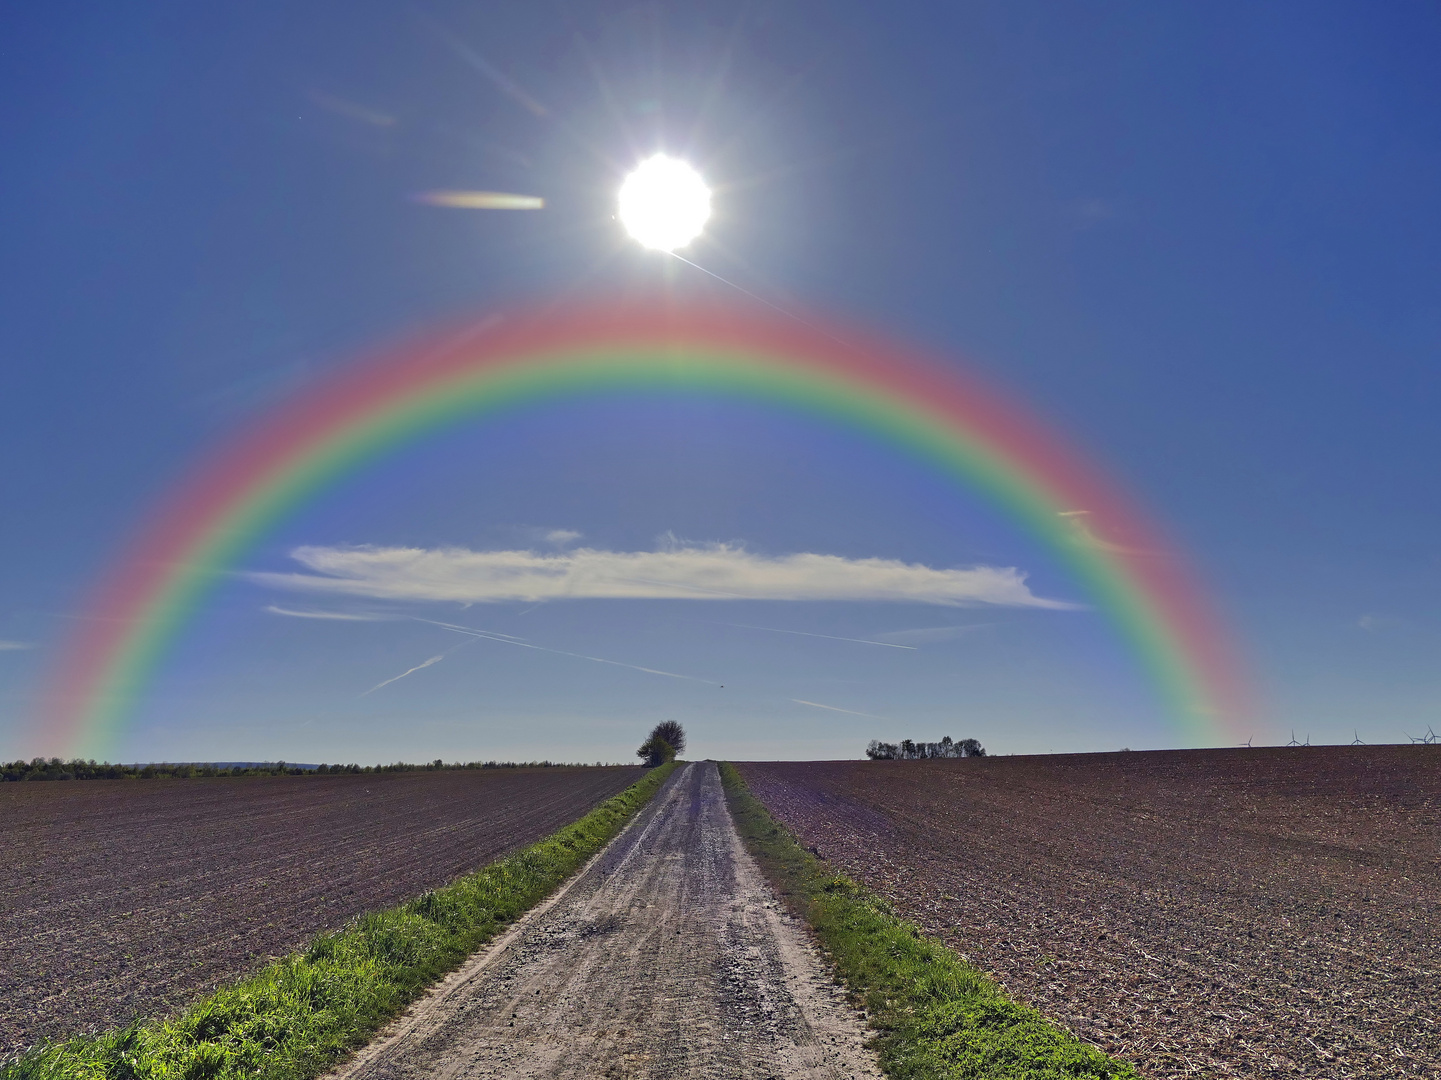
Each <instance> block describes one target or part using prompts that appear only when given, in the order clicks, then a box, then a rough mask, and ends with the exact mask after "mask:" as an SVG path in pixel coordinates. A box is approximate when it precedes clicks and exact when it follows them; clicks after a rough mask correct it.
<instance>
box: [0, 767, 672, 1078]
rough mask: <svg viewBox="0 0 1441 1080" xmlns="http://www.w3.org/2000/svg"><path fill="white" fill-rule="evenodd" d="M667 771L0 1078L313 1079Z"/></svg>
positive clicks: (554, 878) (517, 911) (508, 917)
mask: <svg viewBox="0 0 1441 1080" xmlns="http://www.w3.org/2000/svg"><path fill="white" fill-rule="evenodd" d="M674 768H675V766H674V765H673V764H671V765H664V766H662V767H660V768H658V769H655V770H653V771H651V772H650V773H647V774H646V775H645V776H644V777H643V778H642V779H640V780H639V781H638V782H636V783H634V784H632V785H631V786H630V787H628V788H626V790H625V791H622V792H621V793H620V794H619V795H617V796H615V797H614V798H611V799H608V800H606V801H605V802H603V803H601V804H600V805H599V806H598V807H596V808H595V809H594V810H592V811H591V812H590V813H589V814H587V815H586V816H585V817H583V818H581V819H580V820H579V821H576V822H574V823H572V824H570V825H567V826H566V827H565V828H563V829H561V830H560V831H558V832H556V833H553V834H551V835H550V836H548V837H546V838H545V839H544V840H540V841H538V842H537V843H534V844H532V845H530V846H529V847H527V848H522V849H521V850H520V851H517V852H516V853H515V854H513V855H510V856H507V857H506V858H504V859H500V860H499V861H497V862H493V863H491V864H490V865H489V866H486V867H484V868H482V869H480V870H478V871H476V872H475V873H473V874H467V875H466V876H465V877H462V878H458V879H457V880H455V881H453V882H451V883H450V884H449V885H447V886H445V887H444V888H440V889H434V890H431V891H430V892H427V893H424V894H422V895H421V896H419V897H417V898H416V899H414V900H411V901H409V902H408V903H405V904H401V905H400V906H399V907H395V908H391V909H390V910H388V911H381V912H376V913H374V914H370V915H364V916H362V917H361V918H359V919H357V920H356V921H355V922H354V923H352V924H351V926H350V927H348V928H347V929H345V930H341V931H339V932H338V933H334V934H322V935H321V936H320V937H318V938H316V939H315V941H314V942H312V943H311V945H310V948H308V949H307V950H305V951H304V952H301V953H296V954H294V955H292V956H287V957H285V958H283V959H281V960H277V961H275V962H274V963H272V964H270V965H269V966H267V967H266V968H264V969H263V970H262V971H260V972H259V973H257V974H256V975H253V976H251V977H250V978H248V979H245V980H244V981H242V982H239V983H236V984H235V985H233V986H229V987H225V988H224V989H222V990H219V991H217V992H216V993H214V994H212V995H211V996H210V997H208V998H205V999H204V1000H203V1001H200V1002H197V1003H196V1004H195V1005H192V1006H191V1007H190V1008H189V1009H187V1010H186V1011H185V1012H184V1013H182V1014H181V1015H180V1016H178V1017H175V1018H173V1019H171V1020H163V1021H154V1022H151V1023H147V1024H135V1025H132V1026H130V1027H128V1028H125V1029H123V1030H120V1031H112V1032H107V1033H104V1034H101V1035H87V1036H79V1037H77V1038H73V1039H69V1040H67V1041H65V1042H58V1043H51V1044H49V1045H46V1046H42V1047H39V1048H37V1049H35V1050H32V1051H30V1052H29V1053H27V1054H25V1055H23V1056H21V1057H20V1058H18V1059H16V1060H14V1061H11V1062H9V1063H7V1064H4V1065H0V1080H229V1078H232V1077H247V1078H257V1080H310V1078H311V1077H314V1076H317V1075H318V1074H320V1073H321V1072H323V1071H325V1069H327V1068H328V1067H329V1066H330V1065H332V1064H334V1063H335V1061H336V1060H337V1059H338V1058H340V1057H341V1056H343V1055H344V1054H345V1053H347V1052H348V1051H350V1050H352V1049H354V1048H356V1047H358V1046H361V1045H363V1044H364V1043H365V1042H366V1040H367V1039H368V1038H369V1037H370V1036H371V1035H372V1034H373V1033H374V1032H375V1031H376V1029H377V1028H379V1027H380V1026H381V1025H382V1024H384V1023H385V1022H386V1021H387V1020H389V1019H390V1018H391V1017H393V1016H395V1015H396V1014H397V1013H398V1012H399V1011H400V1010H401V1009H403V1008H404V1007H405V1006H406V1005H408V1004H409V1003H410V1002H411V1001H413V1000H415V998H416V997H418V996H419V995H420V993H421V992H422V991H423V990H424V989H425V988H426V987H427V986H429V985H430V984H431V983H432V982H434V981H435V980H436V979H437V978H438V977H440V976H441V975H443V974H445V973H446V972H447V971H451V970H453V969H454V968H456V967H458V966H460V964H461V963H462V962H463V961H464V960H465V958H466V957H467V956H469V955H470V954H471V953H473V952H474V951H475V950H476V949H478V948H479V947H480V946H481V945H483V944H485V942H486V941H488V940H489V939H490V938H492V937H493V936H494V935H495V933H496V932H497V931H498V930H500V929H501V928H502V927H503V926H505V925H506V924H507V923H510V922H513V921H514V920H515V919H516V918H518V917H519V916H520V915H522V914H524V913H525V912H526V911H528V910H529V909H530V908H532V907H534V906H535V905H536V904H537V903H539V902H540V901H541V900H543V899H544V898H545V897H546V896H548V895H549V894H550V893H551V892H553V891H554V890H555V889H556V887H557V886H559V885H560V884H561V883H562V882H564V881H565V880H566V879H567V878H568V877H570V876H571V874H573V873H575V872H576V870H578V869H579V868H580V867H581V866H582V865H583V864H584V863H585V862H586V860H587V859H589V858H590V857H591V856H592V855H594V854H595V853H596V852H597V851H599V850H600V849H601V848H603V847H604V846H605V845H606V844H607V843H609V842H610V840H611V839H612V838H613V837H614V836H615V835H616V834H617V833H618V832H620V830H621V828H622V826H624V825H625V823H626V822H627V821H629V820H630V818H631V816H632V815H633V814H635V812H636V811H637V810H639V809H640V808H641V807H642V806H644V805H645V804H646V803H647V802H648V801H650V798H651V796H652V795H654V794H655V792H656V790H657V789H658V788H659V787H660V785H661V783H662V782H663V781H664V780H665V778H666V777H667V776H669V775H670V773H671V772H672V771H673V770H674Z"/></svg>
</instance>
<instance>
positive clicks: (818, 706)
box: [787, 697, 891, 723]
mask: <svg viewBox="0 0 1441 1080" xmlns="http://www.w3.org/2000/svg"><path fill="white" fill-rule="evenodd" d="M787 700H789V701H794V702H795V703H796V704H797V705H809V706H810V707H811V708H812V709H826V710H828V711H830V712H843V713H845V714H846V715H847V716H866V717H869V718H870V719H872V720H884V721H886V723H890V722H891V721H890V718H889V717H886V716H877V715H876V714H875V713H868V712H856V710H855V709H841V708H837V707H836V706H834V705H822V704H821V703H820V702H819V701H802V700H801V699H800V698H798V697H793V698H788V699H787Z"/></svg>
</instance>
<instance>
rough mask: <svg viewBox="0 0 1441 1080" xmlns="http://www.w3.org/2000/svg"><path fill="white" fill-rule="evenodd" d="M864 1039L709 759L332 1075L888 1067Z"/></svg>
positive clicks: (750, 1078) (725, 1073) (864, 1070)
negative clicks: (762, 866) (744, 840)
mask: <svg viewBox="0 0 1441 1080" xmlns="http://www.w3.org/2000/svg"><path fill="white" fill-rule="evenodd" d="M865 1038H866V1031H865V1028H864V1026H863V1024H862V1022H861V1020H860V1019H859V1017H858V1016H857V1015H856V1013H855V1012H854V1011H853V1010H852V1009H850V1008H849V1006H847V1005H846V1003H845V1001H844V997H843V995H842V993H841V991H840V990H839V989H838V988H837V987H836V986H835V985H834V984H833V982H832V980H831V979H830V978H829V977H828V976H827V973H826V971H825V969H824V968H823V966H822V964H821V962H820V959H819V957H818V955H817V954H816V952H815V951H814V949H813V948H812V946H811V945H810V944H809V941H808V939H807V937H806V933H805V931H804V929H803V928H802V925H800V924H798V923H797V921H796V920H794V919H793V918H792V917H790V916H789V915H787V914H785V913H784V911H783V909H782V907H781V905H780V904H779V903H778V902H777V901H776V899H775V897H774V896H773V894H772V893H771V891H770V889H769V887H768V886H767V885H766V883H765V881H764V880H763V878H762V877H761V874H760V871H759V869H758V868H757V867H756V865H755V862H754V861H753V860H752V859H751V857H750V856H749V855H748V854H747V853H746V852H745V850H744V848H743V847H742V846H741V842H740V839H739V837H738V836H737V834H736V830H735V826H734V825H733V824H732V822H731V818H730V813H729V811H728V810H727V808H726V804H725V797H724V794H723V792H722V790H721V786H720V777H719V774H718V772H717V770H716V767H715V766H714V765H713V764H709V763H700V764H692V765H687V766H684V767H683V768H682V769H681V770H678V771H677V772H676V773H675V775H673V776H672V777H671V778H670V779H669V780H668V781H667V782H666V784H665V786H664V787H663V788H662V789H661V790H660V791H659V792H658V793H657V794H656V797H655V799H654V800H653V801H652V802H651V804H650V805H649V806H647V807H646V808H645V809H644V810H642V811H641V813H640V814H639V815H638V816H637V818H636V820H635V821H634V822H632V824H631V825H630V826H629V827H628V828H627V829H626V831H625V832H623V833H622V834H621V835H620V836H619V837H617V838H616V840H615V841H614V842H612V843H611V844H610V845H609V846H608V847H607V848H606V849H605V850H604V851H603V852H601V853H600V854H599V855H598V856H596V858H595V859H594V860H592V861H591V863H590V864H589V865H588V866H587V867H586V868H585V869H584V870H582V871H581V873H580V874H578V875H577V876H576V877H575V878H573V879H572V880H571V882H570V883H569V884H568V885H567V886H566V887H565V888H564V889H563V890H562V891H561V893H559V894H558V895H557V896H555V897H553V898H552V899H551V900H550V901H548V902H547V903H546V904H545V905H542V906H541V907H540V908H537V909H536V910H534V911H532V912H531V913H530V914H529V915H527V916H526V917H525V918H524V919H523V920H521V921H520V922H519V923H517V924H516V926H515V927H513V928H512V929H511V931H510V932H508V933H507V934H506V935H504V936H503V937H502V938H501V939H499V940H497V941H496V942H494V943H492V944H491V945H490V946H489V947H487V948H486V949H485V950H483V951H482V952H480V953H478V954H477V955H476V956H475V957H473V958H472V960H471V961H470V962H469V963H468V964H467V965H466V967H464V968H463V969H462V970H461V971H459V972H457V973H456V974H455V975H453V976H452V977H451V978H450V979H448V980H446V981H445V982H444V983H443V984H442V985H441V986H440V987H438V988H437V989H436V990H435V991H433V992H432V993H431V994H430V995H429V996H428V997H426V998H425V999H424V1000H422V1001H421V1002H420V1003H418V1004H417V1005H416V1006H415V1007H414V1008H413V1009H412V1010H411V1011H410V1012H409V1013H408V1014H407V1016H405V1017H404V1018H402V1019H401V1020H400V1021H399V1022H397V1024H395V1025H393V1027H392V1029H391V1030H390V1031H389V1032H388V1033H387V1034H385V1035H384V1036H383V1037H382V1038H381V1039H380V1040H378V1041H377V1042H375V1043H373V1044H371V1046H370V1047H368V1048H367V1049H366V1050H364V1051H362V1052H361V1053H360V1054H359V1055H357V1057H356V1058H355V1059H353V1060H352V1061H351V1062H349V1063H348V1064H347V1065H346V1066H345V1067H344V1068H343V1069H341V1070H339V1071H338V1072H337V1073H335V1074H332V1077H331V1080H410V1078H419V1077H427V1078H429V1077H435V1078H446V1080H448V1078H452V1077H465V1078H467V1080H490V1078H498V1077H507V1078H520V1080H536V1078H541V1077H556V1078H559V1077H567V1078H569V1077H582V1076H584V1077H617V1078H618V1077H627V1078H631V1077H634V1078H658V1077H687V1078H692V1077H696V1078H717V1080H718V1078H742V1077H743V1078H746V1080H766V1078H775V1080H781V1078H784V1080H800V1078H806V1080H821V1078H825V1080H839V1078H841V1077H857V1078H861V1077H864V1078H879V1076H880V1073H879V1072H878V1071H877V1069H876V1067H875V1059H874V1056H873V1055H872V1054H871V1053H870V1052H869V1051H867V1050H866V1049H864V1047H863V1043H864V1040H865Z"/></svg>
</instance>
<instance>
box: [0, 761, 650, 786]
mask: <svg viewBox="0 0 1441 1080" xmlns="http://www.w3.org/2000/svg"><path fill="white" fill-rule="evenodd" d="M673 756H674V755H672V757H673ZM596 764H597V765H599V764H600V762H598V761H597V762H596ZM578 767H581V766H576V765H566V764H565V763H564V762H559V761H469V762H459V761H455V762H450V763H449V764H447V763H446V762H444V761H442V760H441V759H440V758H436V759H435V760H434V761H432V762H430V763H428V764H426V765H412V764H410V763H409V762H406V761H397V762H395V763H394V764H391V765H355V764H351V765H291V764H289V763H287V762H284V761H263V762H251V763H246V764H232V765H226V764H219V765H217V764H214V763H209V764H200V763H197V762H181V763H178V764H171V763H169V762H165V763H161V764H149V765H112V764H110V762H108V761H104V762H96V761H95V760H94V759H93V758H92V759H88V760H82V759H80V758H72V759H71V760H69V761H62V760H61V759H60V758H58V757H53V758H32V759H31V760H29V761H12V762H9V763H8V764H0V782H3V781H6V780H155V779H160V778H164V779H173V780H188V779H191V778H192V777H197V776H338V775H341V774H347V773H356V774H359V773H392V772H396V773H399V772H439V771H449V770H452V769H556V768H578Z"/></svg>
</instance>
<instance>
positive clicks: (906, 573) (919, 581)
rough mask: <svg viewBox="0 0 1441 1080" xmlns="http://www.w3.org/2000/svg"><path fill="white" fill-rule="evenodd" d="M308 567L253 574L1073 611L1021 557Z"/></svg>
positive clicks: (355, 562)
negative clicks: (1023, 566) (1004, 560)
mask: <svg viewBox="0 0 1441 1080" xmlns="http://www.w3.org/2000/svg"><path fill="white" fill-rule="evenodd" d="M291 555H292V557H293V558H295V560H296V561H297V562H299V563H301V564H302V565H303V566H304V567H306V569H307V570H308V571H310V572H309V573H290V574H285V573H256V574H251V575H250V577H251V578H252V580H254V581H256V582H259V583H260V584H263V585H268V586H271V587H275V588H283V589H295V590H302V591H306V592H315V593H328V594H340V595H348V596H365V597H371V598H374V599H384V600H436V601H454V602H460V603H485V602H500V601H530V602H535V601H541V600H563V599H582V598H591V599H594V598H608V599H622V598H625V599H672V600H675V599H687V600H707V599H710V600H891V601H908V602H912V603H923V604H943V605H950V606H958V605H972V604H995V605H1002V606H1006V607H1039V608H1052V609H1066V610H1069V609H1074V608H1076V607H1077V606H1078V605H1075V604H1069V603H1066V602H1064V601H1060V600H1049V599H1046V598H1043V597H1039V596H1036V595H1035V594H1033V593H1032V592H1031V590H1030V589H1029V588H1028V587H1027V586H1026V575H1025V573H1024V572H1023V571H1020V570H1018V569H1016V568H1015V567H997V566H973V567H968V568H955V569H934V568H932V567H929V566H922V565H920V564H917V563H904V562H900V561H899V560H896V559H878V558H871V559H847V558H844V557H842V556H839V555H819V554H809V553H801V554H795V555H779V556H765V555H756V554H752V553H751V552H749V551H747V550H745V548H743V547H740V546H738V545H733V544H708V545H696V544H688V545H684V546H682V545H677V546H674V547H670V548H668V549H667V550H663V551H633V552H624V551H597V550H595V549H592V548H578V549H576V550H573V551H565V552H556V553H540V552H535V551H470V550H467V549H465V548H438V549H426V548H381V547H315V546H311V547H299V548H296V549H295V550H294V551H292V552H291Z"/></svg>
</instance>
